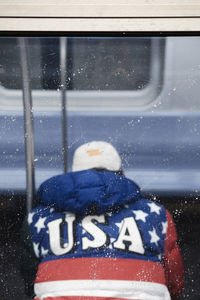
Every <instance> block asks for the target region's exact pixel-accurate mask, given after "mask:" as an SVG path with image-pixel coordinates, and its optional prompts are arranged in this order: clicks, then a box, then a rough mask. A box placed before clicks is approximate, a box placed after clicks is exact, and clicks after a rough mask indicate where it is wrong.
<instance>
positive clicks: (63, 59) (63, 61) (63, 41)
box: [60, 37, 67, 173]
mask: <svg viewBox="0 0 200 300" xmlns="http://www.w3.org/2000/svg"><path fill="white" fill-rule="evenodd" d="M66 66H67V38H66V37H60V82H61V86H60V87H61V96H62V154H63V169H64V173H67V117H66V100H67V99H66V89H67V85H66Z"/></svg>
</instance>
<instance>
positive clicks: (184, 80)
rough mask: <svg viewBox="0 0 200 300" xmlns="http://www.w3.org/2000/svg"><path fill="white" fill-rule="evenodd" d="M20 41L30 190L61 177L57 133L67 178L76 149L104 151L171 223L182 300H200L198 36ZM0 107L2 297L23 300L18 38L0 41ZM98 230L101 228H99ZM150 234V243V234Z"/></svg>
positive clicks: (23, 182)
mask: <svg viewBox="0 0 200 300" xmlns="http://www.w3.org/2000/svg"><path fill="white" fill-rule="evenodd" d="M26 41H27V45H28V58H29V71H30V77H29V78H28V80H29V82H30V85H31V89H32V102H33V123H34V167H35V185H36V188H38V187H39V185H40V184H41V183H42V182H43V181H45V180H46V179H47V178H50V177H52V176H55V175H58V174H62V173H63V161H64V158H63V152H64V151H63V148H64V146H63V140H64V138H63V132H64V137H65V139H66V145H65V150H66V153H67V157H66V165H67V171H68V172H71V170H72V157H73V154H74V151H75V149H76V148H77V147H78V146H80V145H81V144H83V143H86V142H88V141H92V140H100V141H102V140H103V141H107V142H110V143H112V144H113V145H114V146H115V147H116V149H117V150H118V152H119V154H120V157H121V159H122V167H123V170H124V172H125V175H126V176H127V177H128V178H130V179H132V180H134V181H135V182H136V183H137V184H138V185H139V186H140V188H141V195H142V197H146V198H148V199H152V200H154V201H155V202H159V203H161V204H163V205H164V206H166V207H167V208H169V210H170V212H171V213H172V215H173V216H174V219H175V222H176V225H177V230H178V237H179V245H180V248H181V252H182V255H183V260H184V264H185V274H186V290H185V294H184V295H183V297H182V298H181V300H182V299H184V300H185V299H190V300H196V299H198V297H199V294H200V292H199V280H198V276H199V269H200V261H199V254H198V253H199V245H200V241H199V220H200V206H199V194H200V167H199V166H200V143H199V136H200V101H199V95H200V56H199V50H200V37H197V36H190V37H189V36H156V37H155V36H146V37H145V36H143V37H142V36H141V37H138V36H123V37H122V36H119V37H116V36H115V37H114V36H105V37H103V36H102V37H96V36H94V37H91V36H87V37H62V41H64V44H63V43H62V41H61V38H60V37H31V38H30V37H28V38H26ZM183 49H184V51H183ZM62 50H65V58H64V62H65V63H64V65H63V64H62V62H61V52H62ZM62 75H64V85H63V81H62V78H61V77H62ZM63 95H64V96H65V97H64V102H65V104H66V109H64V108H63V98H62V97H63ZM0 108H1V112H0V145H1V147H0V148H1V151H0V212H1V216H2V218H1V223H0V226H1V227H0V229H1V236H2V239H1V250H2V251H1V256H3V257H4V258H5V257H6V259H5V260H4V261H5V265H6V267H5V265H1V268H0V273H1V275H2V280H1V281H2V283H3V288H2V289H1V291H0V298H2V299H18V298H19V299H23V300H24V299H25V300H26V296H24V298H23V295H24V294H23V282H22V278H21V275H20V273H19V268H18V255H19V253H20V245H19V232H20V228H21V224H22V220H23V219H24V216H25V214H26V187H27V185H26V154H25V141H24V111H23V91H22V75H21V64H20V48H19V44H18V38H16V37H1V38H0ZM63 115H64V116H65V117H66V118H65V119H63ZM93 153H98V152H93ZM154 208H155V207H154ZM149 210H150V209H149ZM146 214H147V212H145V213H143V214H142V216H141V215H140V216H138V218H139V217H140V218H142V219H140V220H139V221H141V222H144V220H145V219H146V217H147V216H146ZM158 215H159V214H158ZM136 217H137V216H136ZM137 221H138V220H137ZM127 222H129V221H127ZM131 222H132V221H131ZM97 223H98V222H97ZM100 223H101V222H100ZM136 223H137V222H136ZM127 224H128V223H127ZM132 224H133V222H132ZM61 225H62V226H64V225H63V224H61ZM93 225H94V224H93ZM104 225H105V226H107V225H106V224H104V221H102V223H101V224H100V226H101V227H100V229H101V228H103V226H104ZM136 225H137V224H136ZM41 226H42V225H41ZM127 226H129V225H127ZM134 226H135V223H134ZM39 229H40V228H38V230H39ZM116 229H117V226H116ZM97 230H98V229H97ZM163 230H164V228H163ZM151 233H152V235H153V237H154V239H155V238H156V236H155V232H153V231H151ZM124 235H128V233H127V232H126V231H124ZM88 237H89V236H88ZM153 237H152V238H153ZM4 241H5V243H4ZM155 241H156V239H155ZM156 243H157V242H155V244H156ZM119 244H120V243H117V245H118V246H119ZM63 245H64V244H63ZM129 246H130V241H127V245H126V247H127V248H128V247H129ZM120 247H122V245H121V244H120ZM61 248H62V247H61ZM142 249H143V248H142ZM43 251H45V250H44V249H43ZM140 251H141V250H140ZM142 251H143V250H142ZM6 268H8V271H7V272H5V269H6ZM10 274H12V278H10ZM13 287H14V288H13ZM1 296H2V297H1ZM17 297H18V298H17Z"/></svg>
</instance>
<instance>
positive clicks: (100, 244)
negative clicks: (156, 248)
mask: <svg viewBox="0 0 200 300" xmlns="http://www.w3.org/2000/svg"><path fill="white" fill-rule="evenodd" d="M99 224H102V225H108V223H107V220H106V217H105V216H104V215H100V216H96V215H94V216H86V217H85V218H83V220H82V222H81V226H82V232H84V233H88V235H89V237H87V236H82V237H81V245H82V250H83V251H88V250H91V249H101V248H106V247H108V246H109V244H110V239H111V237H110V236H109V235H108V234H107V233H106V232H105V231H103V230H102V228H100V227H99V226H98V225H99ZM47 226H48V229H49V243H50V248H51V251H52V252H53V253H54V254H55V255H64V254H67V253H70V252H73V251H74V249H75V244H76V238H75V236H76V232H75V228H76V218H75V215H74V214H66V215H65V219H64V220H63V219H61V218H60V219H56V220H54V221H52V222H49V223H48V225H47ZM64 232H65V237H66V235H67V242H65V243H64V242H63V236H64ZM84 233H83V235H85V234H84ZM113 248H114V249H117V250H122V251H124V250H126V251H128V252H133V253H138V254H144V252H145V250H144V246H143V242H142V238H141V234H140V231H139V229H138V226H137V223H136V221H135V219H134V218H133V217H127V218H124V219H123V220H122V222H121V227H120V230H119V233H118V236H117V238H116V239H115V240H114V242H113Z"/></svg>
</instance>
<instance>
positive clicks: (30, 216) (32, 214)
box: [28, 212, 34, 224]
mask: <svg viewBox="0 0 200 300" xmlns="http://www.w3.org/2000/svg"><path fill="white" fill-rule="evenodd" d="M33 216H34V212H32V213H29V214H28V224H31V223H32V222H33Z"/></svg>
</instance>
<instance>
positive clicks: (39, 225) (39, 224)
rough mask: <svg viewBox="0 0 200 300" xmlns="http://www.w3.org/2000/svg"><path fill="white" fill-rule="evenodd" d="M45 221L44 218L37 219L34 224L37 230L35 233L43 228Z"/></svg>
mask: <svg viewBox="0 0 200 300" xmlns="http://www.w3.org/2000/svg"><path fill="white" fill-rule="evenodd" d="M45 220H46V217H44V218H39V219H38V221H37V222H36V223H35V227H36V228H37V233H39V232H40V230H41V229H42V228H45V225H44V222H45Z"/></svg>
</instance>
